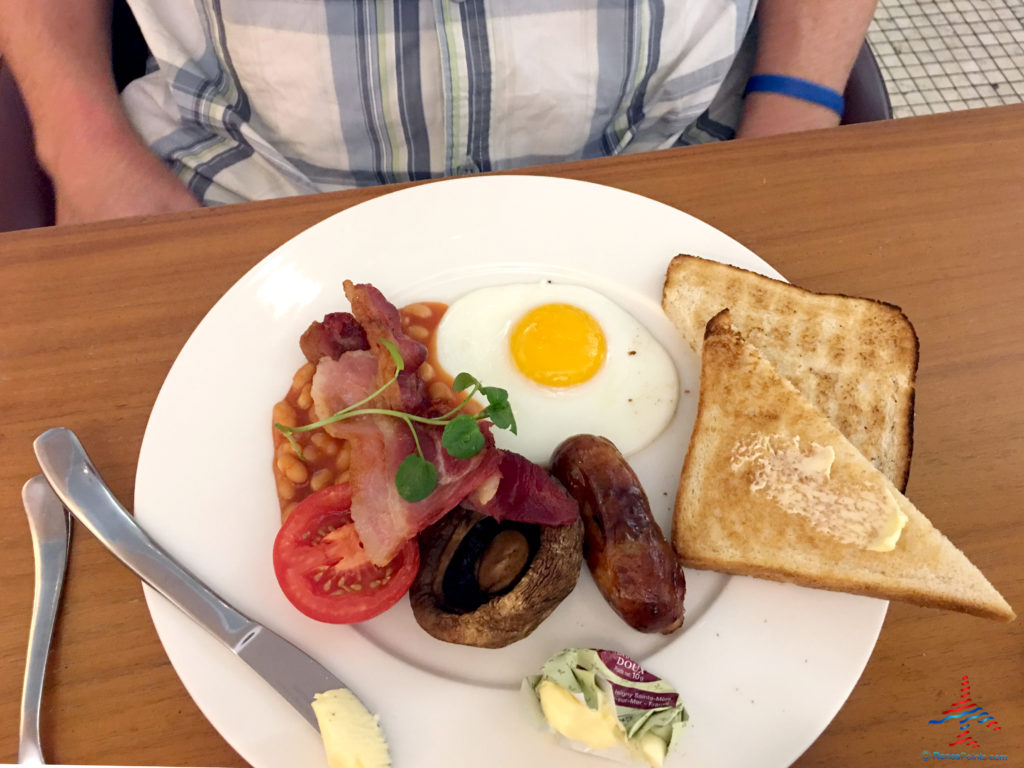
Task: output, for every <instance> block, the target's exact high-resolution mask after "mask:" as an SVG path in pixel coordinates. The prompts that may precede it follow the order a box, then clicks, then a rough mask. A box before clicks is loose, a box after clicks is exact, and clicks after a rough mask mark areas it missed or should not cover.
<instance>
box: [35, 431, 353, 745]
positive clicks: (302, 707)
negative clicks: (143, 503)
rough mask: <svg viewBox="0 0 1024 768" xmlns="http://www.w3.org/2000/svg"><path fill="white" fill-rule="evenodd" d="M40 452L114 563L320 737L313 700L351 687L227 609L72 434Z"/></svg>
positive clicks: (39, 443)
mask: <svg viewBox="0 0 1024 768" xmlns="http://www.w3.org/2000/svg"><path fill="white" fill-rule="evenodd" d="M34 448H35V453H36V460H37V461H38V462H39V466H40V468H41V469H42V471H43V475H44V476H45V477H46V479H47V481H48V482H49V484H50V487H51V488H53V490H54V492H55V493H56V494H57V496H58V497H59V498H60V500H61V501H62V502H63V503H64V506H65V507H67V508H68V510H69V511H70V512H71V514H73V515H74V516H75V518H76V519H77V520H78V521H79V522H80V523H82V525H84V526H85V527H86V528H87V529H88V530H89V531H90V532H91V533H92V534H93V535H94V536H96V538H97V539H99V540H100V542H101V543H102V544H103V545H104V546H105V547H106V548H107V549H108V550H110V552H111V553H112V554H113V555H114V557H116V558H117V559H118V560H120V561H121V562H122V563H123V564H124V565H126V566H128V568H130V569H131V570H132V571H134V572H135V574H136V575H137V576H138V577H139V578H140V579H142V580H143V581H144V582H145V583H147V584H149V586H151V587H152V588H153V589H155V590H156V591H157V592H159V593H160V594H161V595H163V596H164V597H166V598H167V599H168V600H170V601H171V603H173V604H174V605H175V606H177V607H178V608H179V609H180V610H181V611H183V612H184V613H185V614H186V615H188V616H189V617H190V618H191V619H192V620H193V621H195V622H196V623H197V624H199V625H200V626H202V627H203V628H204V629H206V630H207V631H209V632H210V633H211V634H212V635H213V636H214V637H216V638H217V639H218V640H220V641H221V642H222V643H223V644H224V645H226V646H227V647H228V648H229V649H230V650H231V651H232V652H234V653H235V655H237V656H238V657H239V658H240V659H242V661H244V662H246V663H247V664H248V665H249V666H250V667H251V668H252V669H254V670H255V671H256V672H257V673H258V674H259V675H260V676H261V677H262V678H263V679H264V680H265V681H266V682H267V683H268V684H269V685H270V686H271V687H272V688H273V689H274V690H276V691H277V692H278V693H279V694H280V695H281V696H283V697H284V698H285V699H286V700H287V701H288V702H289V703H290V704H291V705H292V706H293V707H295V709H296V710H298V712H299V713H300V714H301V715H302V716H303V717H304V718H305V719H306V720H307V721H308V722H309V723H310V724H311V725H312V726H313V727H314V728H317V729H318V730H319V726H318V724H317V719H316V714H315V713H314V712H313V707H312V702H313V696H314V694H317V693H323V692H325V691H329V690H334V689H337V688H347V687H348V686H346V685H345V684H344V683H343V682H341V680H339V679H338V678H337V677H336V676H335V675H334V674H332V673H331V672H329V671H328V670H327V669H325V668H324V667H323V666H322V665H321V664H319V663H318V662H317V661H315V660H314V659H312V658H311V657H310V656H308V655H307V654H306V653H304V652H303V651H301V650H299V649H298V648H297V647H295V646H294V645H292V644H291V643H290V642H288V641H287V640H285V639H284V638H283V637H281V636H280V635H277V634H275V633H274V632H272V631H271V630H270V629H268V628H267V627H265V626H263V625H262V624H260V623H259V622H257V621H254V620H253V619H250V618H249V617H248V616H246V615H245V614H243V613H241V612H240V611H238V610H237V609H236V608H234V607H233V606H231V605H230V604H228V603H227V602H226V601H225V600H224V599H222V598H221V597H220V596H218V595H217V594H216V593H214V592H213V591H212V590H211V589H210V588H209V587H207V586H206V585H204V584H203V583H201V582H200V581H199V579H197V578H196V577H195V576H193V575H192V574H191V573H190V572H189V571H187V570H186V569H185V568H184V567H182V566H181V565H180V564H179V563H178V562H177V561H175V560H174V558H173V557H171V555H170V554H168V553H167V552H166V551H165V550H164V549H163V548H162V547H161V546H160V545H159V544H158V543H157V542H155V541H154V540H153V539H151V538H150V537H149V535H147V534H146V532H145V531H143V530H142V528H141V527H140V526H139V525H138V524H137V523H136V522H135V520H134V518H133V517H132V516H131V515H130V514H128V511H127V510H126V509H125V507H124V506H123V505H122V504H121V502H120V501H118V500H117V498H116V497H115V496H114V494H113V492H112V491H111V490H110V488H108V487H107V484H106V483H105V482H104V481H103V478H102V477H101V476H100V474H99V472H97V471H96V467H95V466H94V465H93V463H92V461H91V460H90V459H89V456H88V454H86V452H85V449H84V448H83V447H82V443H81V441H80V440H79V439H78V436H77V435H75V433H74V432H72V431H71V430H69V429H65V428H62V427H58V428H54V429H49V430H47V431H46V432H44V433H43V434H41V435H40V436H39V437H37V438H36V440H35V442H34Z"/></svg>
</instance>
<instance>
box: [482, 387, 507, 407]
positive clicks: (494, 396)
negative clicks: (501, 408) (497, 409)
mask: <svg viewBox="0 0 1024 768" xmlns="http://www.w3.org/2000/svg"><path fill="white" fill-rule="evenodd" d="M480 394H482V395H483V396H484V397H486V398H487V402H488V403H490V404H491V405H501V404H503V403H507V402H508V391H507V390H504V389H502V388H501V387H481V388H480Z"/></svg>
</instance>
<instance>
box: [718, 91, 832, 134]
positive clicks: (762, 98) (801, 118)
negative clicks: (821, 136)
mask: <svg viewBox="0 0 1024 768" xmlns="http://www.w3.org/2000/svg"><path fill="white" fill-rule="evenodd" d="M837 125H839V116H838V115H837V114H836V113H835V112H833V111H832V110H831V109H828V108H827V107H823V106H821V105H820V104H812V103H811V102H809V101H802V100H800V99H794V98H792V97H790V96H783V95H782V94H778V93H751V94H748V95H747V97H746V100H745V102H744V106H743V115H742V117H741V118H740V124H739V127H738V128H737V129H736V138H737V139H753V138H757V137H760V136H774V135H776V134H779V133H795V132H797V131H811V130H815V129H818V128H833V127H835V126H837Z"/></svg>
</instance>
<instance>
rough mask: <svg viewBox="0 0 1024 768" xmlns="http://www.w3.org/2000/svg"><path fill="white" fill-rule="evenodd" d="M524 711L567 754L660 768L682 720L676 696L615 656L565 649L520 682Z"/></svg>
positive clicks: (684, 716) (662, 683)
mask: <svg viewBox="0 0 1024 768" xmlns="http://www.w3.org/2000/svg"><path fill="white" fill-rule="evenodd" d="M522 693H523V695H524V697H525V698H526V700H527V702H528V704H529V707H530V710H531V711H532V712H533V714H534V715H535V717H536V718H537V719H538V720H539V721H540V722H542V723H546V724H547V726H548V727H550V728H551V730H553V731H554V732H555V734H557V738H558V739H559V740H560V741H561V742H562V743H563V744H564V745H565V746H567V747H569V748H570V749H575V750H577V751H580V752H587V753H590V754H594V755H599V756H602V757H606V758H608V759H610V760H614V761H616V762H623V763H630V762H645V763H647V764H648V765H651V766H653V767H654V768H660V766H661V765H662V763H663V762H664V760H665V757H666V755H668V753H669V752H670V751H671V750H672V748H673V747H674V746H675V745H676V744H677V743H678V741H679V737H680V734H681V733H682V730H683V727H684V725H685V723H686V721H687V719H688V715H687V713H686V709H685V708H684V707H683V705H682V702H680V701H679V694H678V693H677V692H676V690H675V689H674V688H673V687H672V686H671V685H670V684H669V683H667V682H665V681H664V680H662V679H661V678H660V677H657V676H656V675H653V674H651V673H650V672H648V671H647V670H645V669H644V668H643V667H641V666H640V665H639V664H637V663H636V662H635V661H633V659H631V658H629V657H628V656H626V655H624V654H621V653H617V652H615V651H605V650H596V649H592V648H568V649H566V650H564V651H562V652H560V653H558V654H556V655H554V656H552V657H551V658H550V659H548V661H547V662H546V663H545V664H544V666H543V668H542V669H541V674H539V675H533V676H531V677H528V678H526V679H525V680H524V681H523V684H522Z"/></svg>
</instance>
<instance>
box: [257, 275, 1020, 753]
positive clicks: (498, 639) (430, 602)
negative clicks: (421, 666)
mask: <svg viewBox="0 0 1024 768" xmlns="http://www.w3.org/2000/svg"><path fill="white" fill-rule="evenodd" d="M344 291H345V295H346V297H347V298H348V299H349V302H350V304H351V312H333V313H329V314H328V315H326V316H324V318H323V319H322V320H319V321H314V322H312V324H311V325H310V326H309V327H308V328H307V329H306V331H305V332H304V333H303V334H302V336H301V339H300V348H301V350H302V352H303V355H304V357H305V358H306V362H305V364H304V365H303V366H302V367H301V368H300V369H299V370H298V371H297V372H296V374H295V376H294V377H293V379H292V384H291V388H290V390H289V392H288V393H287V394H286V396H285V397H284V398H283V399H282V400H281V401H280V402H279V403H277V404H276V405H275V407H274V411H273V418H274V431H273V434H274V466H273V469H274V475H275V481H276V485H277V490H278V499H279V502H280V509H281V516H282V520H283V524H282V526H281V529H280V533H279V534H278V536H277V539H276V541H275V545H274V554H273V561H274V569H275V574H276V576H277V579H278V582H279V584H280V585H281V588H282V591H283V592H284V593H285V595H286V596H287V597H288V598H289V600H290V601H291V602H292V603H293V604H294V605H295V606H296V607H297V608H298V609H299V610H301V611H302V612H304V613H306V614H307V615H309V616H311V617H312V618H315V619H318V620H320V621H326V622H335V623H354V622H360V621H364V620H367V619H369V618H372V617H374V616H377V615H379V614H380V613H382V612H383V611H385V610H387V609H389V608H390V607H391V606H393V605H394V604H395V603H397V602H398V601H399V600H401V599H402V598H403V597H404V595H406V594H408V595H409V601H410V605H411V608H412V613H413V616H414V617H415V620H416V622H417V623H418V624H419V626H420V627H421V628H423V629H424V630H425V631H426V632H427V633H429V634H430V635H432V636H433V637H435V638H438V639H440V640H444V641H447V642H451V643H456V644H462V645H470V646H476V647H481V648H501V647H504V646H506V645H509V644H510V643H514V642H517V641H519V640H521V639H523V638H525V637H526V636H528V635H529V634H530V633H532V632H533V631H534V630H535V629H536V628H537V627H538V626H539V625H540V624H541V623H542V622H543V621H544V620H545V619H546V618H547V617H548V616H549V615H550V614H551V613H552V612H553V611H554V610H555V608H556V607H558V605H559V604H560V603H562V602H563V601H564V600H565V599H566V598H567V597H568V596H569V595H570V594H571V593H572V592H573V591H574V589H575V587H576V585H577V582H578V579H579V577H580V569H581V564H582V562H583V561H584V560H585V561H586V562H587V565H588V570H589V572H590V574H591V577H592V578H593V581H594V583H595V585H596V586H597V587H598V590H599V591H600V592H601V594H602V596H603V597H604V599H605V600H606V601H607V603H608V605H609V606H610V607H611V608H612V609H613V610H614V612H615V613H617V614H618V615H619V616H620V617H621V618H622V619H623V621H625V623H627V624H628V625H629V626H630V627H632V628H633V629H635V630H638V631H641V632H647V633H663V634H670V633H672V632H675V631H677V630H678V629H679V628H680V627H681V626H682V624H683V617H684V598H685V590H686V584H685V576H684V570H683V568H684V566H686V567H692V568H701V569H711V570H717V571H721V572H723V573H729V574H744V575H752V576H758V577H763V578H768V579H773V580H782V581H790V582H794V583H796V584H800V585H803V586H809V587H817V588H824V589H829V590H839V591H846V592H853V593H857V594H865V595H873V596H876V597H884V598H889V599H897V600H905V601H908V602H912V603H917V604H920V605H926V606H933V607H939V608H946V609H951V610H957V611H964V612H967V613H973V614H976V615H979V616H984V617H989V618H998V619H1003V620H1011V619H1013V618H1014V613H1013V611H1012V609H1011V608H1010V606H1009V605H1008V604H1007V603H1006V601H1005V600H1004V599H1003V598H1002V596H1001V595H1000V594H999V593H998V592H997V591H996V590H995V588H994V587H993V586H992V585H991V584H990V583H989V582H988V581H987V580H986V579H985V577H984V576H983V575H982V574H981V572H980V571H979V570H978V569H977V568H976V567H975V566H974V565H973V564H971V562H970V561H969V560H968V559H967V558H966V556H965V555H963V553H962V552H960V550H958V549H957V548H956V547H955V546H954V545H953V544H951V543H950V542H949V541H948V540H947V539H946V538H945V537H944V536H943V535H942V534H941V533H939V532H938V531H937V530H936V529H935V528H934V527H933V526H932V525H931V523H930V522H929V521H928V520H927V518H926V517H925V516H924V515H923V514H922V513H921V512H920V511H919V510H918V509H917V508H916V507H915V506H914V505H913V504H911V503H910V502H909V500H907V498H906V497H905V496H904V495H903V493H902V491H903V489H905V487H906V483H907V479H908V474H909V467H910V457H911V449H912V444H913V435H912V432H913V406H914V391H915V378H916V371H917V363H918V341H917V336H916V333H915V332H914V329H913V326H912V325H911V324H910V321H909V320H908V319H907V318H906V316H905V315H904V314H903V313H902V311H901V310H900V309H899V308H897V307H894V306H892V305H889V304H886V303H884V302H878V301H873V300H869V299H861V298H854V297H848V296H838V295H822V294H815V293H812V292H809V291H806V290H804V289H801V288H799V287H795V286H791V285H789V284H787V283H784V282H782V281H779V280H774V279H771V278H767V277H764V276H762V275H758V274H755V273H752V272H747V271H746V270H741V269H738V268H736V267H731V266H728V265H725V264H720V263H717V262H712V261H707V260H705V259H701V258H698V257H694V256H685V255H680V256H677V257H676V258H674V259H673V260H672V261H671V263H670V265H669V267H668V270H667V273H666V279H665V283H664V290H663V295H662V308H663V310H664V312H665V315H666V317H667V318H668V319H669V320H670V321H671V323H672V324H673V325H674V326H675V327H676V329H677V330H678V331H679V333H680V335H681V336H682V337H683V338H684V339H685V340H686V341H687V342H688V343H689V344H690V346H691V347H692V349H693V350H694V352H695V353H696V354H698V355H699V357H700V361H701V366H700V370H701V374H700V387H699V393H698V397H699V400H698V408H697V415H696V423H695V426H694V428H693V432H692V436H691V437H690V439H689V444H688V445H687V446H685V447H684V446H679V453H680V455H681V456H684V462H683V469H682V473H681V476H680V478H679V484H678V490H677V495H676V498H675V503H674V508H673V518H672V527H671V531H670V536H669V537H666V535H665V532H664V531H662V529H661V527H660V526H659V525H658V523H657V521H656V520H655V517H654V515H653V514H652V512H651V508H650V503H649V500H648V498H647V496H646V494H645V492H644V489H643V486H642V484H641V482H640V479H639V478H638V477H637V474H636V473H635V472H634V471H633V469H632V468H631V467H630V465H629V463H628V459H629V456H630V455H632V454H633V453H635V452H637V451H639V450H641V449H642V448H644V447H645V446H647V445H649V444H650V443H651V442H652V441H653V440H654V439H656V438H657V436H658V435H659V434H660V433H661V432H662V431H663V430H664V429H665V427H666V425H667V424H668V423H669V421H670V420H671V419H672V417H673V415H674V413H675V409H676V407H677V403H678V400H679V377H678V374H677V371H676V366H675V363H674V362H673V360H672V359H671V357H670V356H669V355H668V353H667V352H666V351H665V349H664V348H663V347H662V346H661V345H660V344H659V343H658V342H657V341H656V340H655V339H654V337H653V336H652V335H651V333H650V332H649V331H648V330H647V329H646V328H644V327H643V325H642V324H640V323H638V322H637V321H636V320H635V319H634V318H633V317H632V316H630V315H629V314H628V313H627V312H625V311H624V310H622V309H621V308H620V307H618V306H617V305H616V304H615V303H614V302H612V301H610V300H609V299H608V298H606V297H604V296H602V295H601V294H599V293H597V292H596V291H593V290H591V289H589V288H584V287H581V286H573V285H565V284H558V283H554V282H552V281H550V280H545V281H541V282H538V283H534V284H529V285H527V284H510V285H498V286H489V287H485V288H480V289H477V290H475V291H472V292H470V293H468V294H465V295H464V296H462V297H460V298H457V299H456V300H455V301H453V302H452V304H451V306H448V307H446V306H445V305H443V304H438V303H431V302H427V301H424V302H421V303H418V304H414V305H410V306H409V307H406V308H404V309H402V310H399V309H397V308H396V307H395V306H393V305H392V304H391V303H390V302H389V301H388V300H387V299H386V298H385V297H384V296H383V295H382V294H381V293H380V291H378V290H377V289H376V288H374V287H373V286H371V285H356V284H353V283H352V282H349V281H346V282H345V283H344ZM468 371H473V375H471V374H470V373H468ZM453 373H454V374H455V375H454V376H453V375H451V374H453ZM477 375H479V376H481V377H483V379H485V380H486V381H488V382H494V383H495V384H498V385H500V386H493V385H486V386H485V385H484V384H483V383H482V382H481V380H479V379H477V378H476V376H477ZM595 653H596V654H598V656H597V657H595V658H597V661H594V658H591V657H592V656H593V654H595ZM601 653H608V652H598V651H593V652H591V651H586V652H584V651H580V650H577V649H567V650H565V651H563V652H562V654H559V655H556V657H553V659H552V660H551V661H549V664H548V665H546V666H545V672H544V674H543V675H542V676H539V677H537V678H533V679H532V683H531V684H530V686H529V687H530V690H531V692H532V694H533V695H534V696H535V698H536V701H537V703H538V706H539V707H540V709H541V710H542V711H543V715H544V716H545V717H546V718H547V721H548V723H549V724H550V725H551V727H552V728H554V729H555V730H556V731H558V732H560V733H562V734H563V736H565V737H566V738H567V739H569V740H570V741H573V740H574V739H575V740H576V741H577V742H583V743H584V744H590V740H593V743H592V744H590V746H591V747H593V746H594V745H597V744H603V745H605V746H616V747H622V748H624V749H625V753H624V754H626V755H627V756H628V757H630V758H631V759H637V760H642V761H646V762H648V763H650V764H651V765H661V762H662V761H663V760H664V757H665V754H666V753H667V751H668V747H669V746H670V744H671V741H672V739H673V738H675V736H676V735H678V731H679V729H680V728H681V727H682V723H684V722H685V720H686V714H685V710H683V709H682V705H681V704H678V707H676V702H675V700H673V707H670V708H669V709H670V710H671V711H670V712H669V714H667V715H665V717H664V718H663V720H664V722H662V721H661V720H658V719H657V718H654V719H652V720H651V722H652V723H655V722H658V723H661V725H662V726H664V727H660V726H659V729H658V730H657V731H656V732H654V731H652V734H653V735H650V734H648V735H647V736H644V738H643V739H641V740H640V741H635V742H630V739H629V738H626V737H625V736H623V733H624V731H623V730H622V728H623V723H622V722H621V717H619V718H616V716H615V712H616V706H615V705H617V704H618V702H617V700H614V699H613V698H609V697H610V694H609V691H613V690H618V689H617V688H616V685H618V683H615V681H614V680H613V681H612V682H610V683H609V682H607V680H606V681H605V682H601V683H594V680H595V677H594V674H595V673H594V669H595V668H597V667H600V670H598V671H601V670H604V671H605V672H607V671H608V669H609V667H608V663H607V659H605V658H604V657H603V656H601V655H600V654H601ZM588 654H589V655H588ZM567 659H568V660H569V661H566V660H567ZM627 660H628V659H627ZM570 661H571V664H570V665H569V666H572V667H573V669H586V670H588V671H587V674H586V675H584V678H585V679H587V680H590V681H591V683H593V685H594V686H596V687H593V688H592V690H591V689H587V688H586V686H582V687H581V685H580V684H579V683H578V682H577V683H572V682H571V681H570V680H569V677H572V675H573V674H575V673H572V674H570V673H567V672H565V670H562V671H561V672H556V671H555V670H556V669H561V667H564V666H565V665H566V664H569V662H570ZM633 663H635V662H633ZM560 665H561V666H560ZM573 665H575V666H573ZM580 665H582V666H580ZM588 665H589V666H588ZM613 667H614V665H613ZM613 672H614V669H613ZM566 675H569V677H567V676H566ZM652 677H653V676H652ZM653 679H655V680H656V679H657V678H653ZM673 695H674V694H673ZM655 698H657V697H655ZM658 700H659V701H660V700H661V699H658ZM613 701H614V704H613V703H610V702H613ZM666 701H667V700H666ZM581 707H582V709H581ZM618 711H619V712H620V714H621V711H622V707H621V706H620V707H619V710H618ZM666 711H668V710H666ZM646 716H647V717H648V718H650V717H651V715H650V713H647V715H646ZM629 735H630V738H632V736H633V735H634V734H632V732H631V733H630V734H629ZM641 735H643V734H641ZM655 737H656V738H655ZM595 748H596V747H595Z"/></svg>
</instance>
